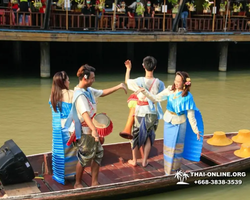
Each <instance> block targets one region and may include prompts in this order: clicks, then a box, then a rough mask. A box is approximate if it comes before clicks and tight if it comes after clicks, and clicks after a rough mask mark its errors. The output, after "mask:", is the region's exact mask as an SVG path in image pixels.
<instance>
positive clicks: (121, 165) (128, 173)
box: [114, 162, 144, 180]
mask: <svg viewBox="0 0 250 200" xmlns="http://www.w3.org/2000/svg"><path fill="white" fill-rule="evenodd" d="M114 166H116V167H117V168H119V169H120V170H121V171H123V172H124V173H125V174H126V176H128V177H130V178H131V180H136V179H143V178H144V177H143V176H142V175H140V174H137V173H136V171H134V170H133V169H132V168H134V167H133V166H130V165H128V164H126V163H120V162H119V163H114ZM136 167H138V166H136Z"/></svg>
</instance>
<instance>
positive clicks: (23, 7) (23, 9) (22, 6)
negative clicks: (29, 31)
mask: <svg viewBox="0 0 250 200" xmlns="http://www.w3.org/2000/svg"><path fill="white" fill-rule="evenodd" d="M17 12H20V14H19V25H22V23H23V16H25V24H26V26H28V25H29V17H30V13H31V9H30V3H29V1H28V0H18V9H17Z"/></svg>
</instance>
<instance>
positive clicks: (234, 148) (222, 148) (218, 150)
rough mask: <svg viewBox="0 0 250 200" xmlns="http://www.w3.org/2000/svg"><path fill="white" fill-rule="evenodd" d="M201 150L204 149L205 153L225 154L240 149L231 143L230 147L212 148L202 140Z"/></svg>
mask: <svg viewBox="0 0 250 200" xmlns="http://www.w3.org/2000/svg"><path fill="white" fill-rule="evenodd" d="M203 148H204V149H206V152H204V153H207V152H209V151H210V152H225V151H230V150H237V149H239V148H240V144H238V143H235V142H233V143H232V144H230V145H227V146H223V147H219V146H213V145H210V144H208V143H207V140H204V142H203Z"/></svg>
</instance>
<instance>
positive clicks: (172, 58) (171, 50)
mask: <svg viewBox="0 0 250 200" xmlns="http://www.w3.org/2000/svg"><path fill="white" fill-rule="evenodd" d="M176 54H177V43H175V42H170V43H169V45H168V73H175V72H176Z"/></svg>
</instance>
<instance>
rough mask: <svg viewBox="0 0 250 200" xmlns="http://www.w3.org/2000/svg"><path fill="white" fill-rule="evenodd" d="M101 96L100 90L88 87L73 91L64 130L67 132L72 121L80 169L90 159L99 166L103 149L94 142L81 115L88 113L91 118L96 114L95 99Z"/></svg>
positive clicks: (98, 143) (77, 88)
mask: <svg viewBox="0 0 250 200" xmlns="http://www.w3.org/2000/svg"><path fill="white" fill-rule="evenodd" d="M102 94H103V91H102V90H96V89H94V88H90V87H89V88H88V89H87V90H84V89H83V88H79V87H76V88H75V90H74V97H73V103H72V109H71V112H70V114H69V117H68V119H67V121H66V123H65V130H67V128H68V127H69V126H70V124H71V123H72V122H73V121H74V124H75V135H76V139H77V148H78V150H77V157H78V160H79V162H80V163H81V165H82V167H85V166H86V165H87V163H88V162H89V161H90V160H92V159H94V161H95V162H96V163H97V164H99V165H101V160H102V157H103V147H102V146H101V144H100V142H95V138H94V137H93V136H92V135H91V130H90V128H89V127H88V126H87V124H86V123H85V122H84V119H83V117H82V114H83V113H85V112H88V114H89V115H90V118H93V117H94V115H95V114H96V100H95V98H97V97H99V96H101V95H102Z"/></svg>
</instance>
